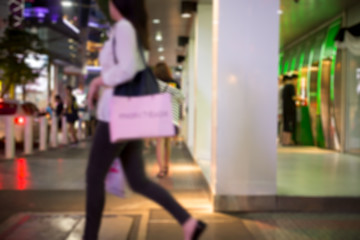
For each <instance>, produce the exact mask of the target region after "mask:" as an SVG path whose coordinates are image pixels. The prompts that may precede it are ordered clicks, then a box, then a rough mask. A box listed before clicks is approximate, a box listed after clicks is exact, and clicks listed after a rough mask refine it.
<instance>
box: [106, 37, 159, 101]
mask: <svg viewBox="0 0 360 240" xmlns="http://www.w3.org/2000/svg"><path fill="white" fill-rule="evenodd" d="M112 47H113V57H114V62H115V64H117V63H118V62H119V61H118V58H117V56H116V38H115V37H113V39H112ZM138 51H139V52H140V55H141V58H142V61H143V63H144V65H145V69H144V70H141V71H139V72H137V73H136V75H135V77H134V78H133V79H132V80H130V81H129V82H126V83H124V84H119V85H118V86H116V87H115V88H114V96H129V97H130V96H143V95H151V94H156V93H159V92H160V90H159V86H158V84H157V82H156V78H155V76H154V74H153V72H152V70H151V68H150V67H149V66H148V65H147V64H146V61H145V56H144V53H143V51H142V47H141V44H140V42H139V40H138Z"/></svg>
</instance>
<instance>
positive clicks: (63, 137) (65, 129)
mask: <svg viewBox="0 0 360 240" xmlns="http://www.w3.org/2000/svg"><path fill="white" fill-rule="evenodd" d="M61 133H62V134H61V142H62V144H64V145H67V144H68V143H69V139H68V126H67V122H66V117H62V129H61Z"/></svg>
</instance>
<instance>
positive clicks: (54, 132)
mask: <svg viewBox="0 0 360 240" xmlns="http://www.w3.org/2000/svg"><path fill="white" fill-rule="evenodd" d="M50 144H51V147H53V148H56V147H57V146H58V144H59V143H58V118H57V117H56V116H55V114H54V116H53V117H52V119H51V130H50Z"/></svg>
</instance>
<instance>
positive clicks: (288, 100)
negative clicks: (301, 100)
mask: <svg viewBox="0 0 360 240" xmlns="http://www.w3.org/2000/svg"><path fill="white" fill-rule="evenodd" d="M296 78H297V76H296V75H292V76H285V77H284V83H285V85H284V88H283V90H282V102H283V124H284V129H283V138H282V144H283V145H285V146H287V145H292V144H294V142H293V140H292V138H293V134H294V133H295V124H296V104H295V99H296V93H295V86H294V82H293V80H294V79H296Z"/></svg>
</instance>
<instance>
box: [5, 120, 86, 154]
mask: <svg viewBox="0 0 360 240" xmlns="http://www.w3.org/2000/svg"><path fill="white" fill-rule="evenodd" d="M3 119H4V124H5V129H4V131H5V158H6V159H11V158H15V123H14V117H11V116H8V117H4V118H3ZM38 120H39V149H38V150H39V151H46V150H47V149H48V146H50V147H51V148H57V147H59V146H60V145H59V142H61V144H62V145H67V144H69V138H68V126H67V122H66V118H65V117H62V119H61V121H62V129H61V134H59V129H58V119H57V117H55V116H54V117H52V119H51V126H50V136H49V135H48V125H49V124H48V123H49V121H48V119H47V118H46V117H40V118H38ZM33 121H34V119H33V117H25V123H24V131H23V134H24V138H23V139H24V154H25V155H29V154H32V153H33V152H34V137H33V136H34V129H33V126H34V124H33ZM86 132H87V131H85V129H84V126H83V121H82V120H81V119H79V120H78V124H77V137H78V139H79V140H83V139H85V138H86V137H87V136H86ZM59 138H60V139H59Z"/></svg>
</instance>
